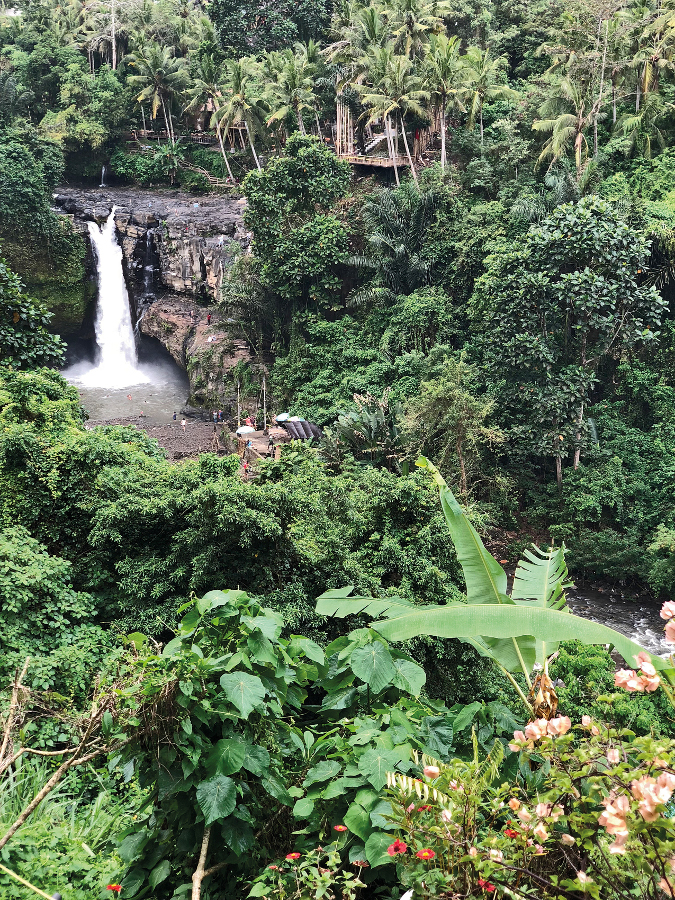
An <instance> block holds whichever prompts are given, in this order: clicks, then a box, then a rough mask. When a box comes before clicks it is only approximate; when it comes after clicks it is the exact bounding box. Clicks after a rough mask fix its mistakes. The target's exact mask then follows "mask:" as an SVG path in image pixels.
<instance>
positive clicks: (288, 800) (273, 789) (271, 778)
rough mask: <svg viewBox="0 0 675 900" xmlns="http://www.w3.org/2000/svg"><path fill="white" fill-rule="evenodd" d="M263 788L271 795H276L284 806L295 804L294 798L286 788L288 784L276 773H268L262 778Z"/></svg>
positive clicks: (276, 798) (275, 797)
mask: <svg viewBox="0 0 675 900" xmlns="http://www.w3.org/2000/svg"><path fill="white" fill-rule="evenodd" d="M262 786H263V790H265V791H267V793H268V794H269V795H270V797H274V799H275V800H278V801H279V803H283V804H284V806H293V798H292V797H291V795H290V794H289V793H288V791H287V790H286V786H285V785H284V783H283V782H282V781H281V779H279V778H277V777H276V775H271V774H267V775H265V776H264V777H263V779H262Z"/></svg>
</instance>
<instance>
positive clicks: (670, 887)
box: [659, 878, 675, 897]
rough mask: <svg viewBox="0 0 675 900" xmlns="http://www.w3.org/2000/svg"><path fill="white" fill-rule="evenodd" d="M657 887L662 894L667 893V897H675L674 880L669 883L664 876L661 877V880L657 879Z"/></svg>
mask: <svg viewBox="0 0 675 900" xmlns="http://www.w3.org/2000/svg"><path fill="white" fill-rule="evenodd" d="M659 887H660V888H661V890H662V891H663V893H664V894H667V895H668V896H669V897H675V881H673V883H672V884H671V883H670V882H669V881H666V879H665V878H662V879H661V881H659Z"/></svg>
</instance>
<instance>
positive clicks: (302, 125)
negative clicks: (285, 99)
mask: <svg viewBox="0 0 675 900" xmlns="http://www.w3.org/2000/svg"><path fill="white" fill-rule="evenodd" d="M295 113H296V115H297V117H298V131H299V132H300V134H305V123H304V122H303V121H302V113H301V112H300V107H299V106H298V107H297V109H296V110H295Z"/></svg>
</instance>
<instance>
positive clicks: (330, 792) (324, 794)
mask: <svg viewBox="0 0 675 900" xmlns="http://www.w3.org/2000/svg"><path fill="white" fill-rule="evenodd" d="M365 783H366V779H365V778H363V777H362V776H360V775H358V776H356V777H354V778H336V779H335V781H331V783H330V784H329V785H328V787H327V788H325V790H323V791H321V799H322V800H334V799H335V798H336V797H342V795H343V794H344V793H345V792H346V791H349V790H351V789H352V788H355V787H361V785H363V784H365Z"/></svg>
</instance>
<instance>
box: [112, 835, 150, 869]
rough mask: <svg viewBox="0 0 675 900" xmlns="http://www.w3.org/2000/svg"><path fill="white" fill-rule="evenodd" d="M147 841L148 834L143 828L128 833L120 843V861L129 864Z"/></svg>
mask: <svg viewBox="0 0 675 900" xmlns="http://www.w3.org/2000/svg"><path fill="white" fill-rule="evenodd" d="M147 842H148V834H147V832H146V830H145V828H144V829H143V830H142V831H134V832H132V833H131V834H128V835H127V836H126V837H125V838H124V840H123V841H122V843H121V844H120V848H119V851H118V852H119V855H120V857H121V859H122V862H125V863H127V864H129V863H131V862H133V861H134V860H135V859H137V858H138V856H139V855H140V852H141V850H142V849H143V847H145V845H146V844H147Z"/></svg>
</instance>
